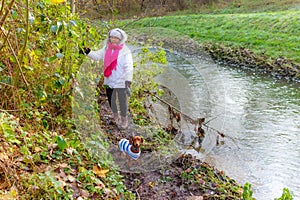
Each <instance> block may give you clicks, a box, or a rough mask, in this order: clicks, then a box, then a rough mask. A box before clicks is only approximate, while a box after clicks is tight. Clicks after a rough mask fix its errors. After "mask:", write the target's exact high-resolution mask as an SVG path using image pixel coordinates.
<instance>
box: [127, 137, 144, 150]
mask: <svg viewBox="0 0 300 200" xmlns="http://www.w3.org/2000/svg"><path fill="white" fill-rule="evenodd" d="M129 143H130V144H131V145H132V146H133V147H134V148H140V146H141V144H143V143H144V139H143V138H142V137H140V136H133V137H131V138H130V140H129Z"/></svg>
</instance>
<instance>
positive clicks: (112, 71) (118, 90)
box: [84, 28, 133, 128]
mask: <svg viewBox="0 0 300 200" xmlns="http://www.w3.org/2000/svg"><path fill="white" fill-rule="evenodd" d="M126 40H127V34H126V33H125V32H124V31H123V30H121V29H119V28H116V29H113V30H111V31H110V32H109V33H108V38H107V41H106V45H105V46H104V47H103V48H102V49H100V50H97V51H91V50H90V49H89V48H85V49H84V53H85V54H86V55H88V57H90V58H91V59H93V60H103V63H104V66H103V73H104V86H105V88H106V95H107V97H108V101H109V105H110V107H111V109H112V111H113V117H114V120H115V122H116V123H118V120H119V114H118V113H119V112H118V107H117V99H118V102H119V107H120V115H121V127H122V128H127V126H128V120H127V111H128V99H127V96H129V95H130V90H129V87H130V84H131V82H132V76H133V60H132V53H131V51H130V50H129V48H128V47H127V46H126V44H125V42H126Z"/></svg>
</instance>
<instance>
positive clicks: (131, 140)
mask: <svg viewBox="0 0 300 200" xmlns="http://www.w3.org/2000/svg"><path fill="white" fill-rule="evenodd" d="M129 144H131V145H132V144H133V137H131V138H130V139H129Z"/></svg>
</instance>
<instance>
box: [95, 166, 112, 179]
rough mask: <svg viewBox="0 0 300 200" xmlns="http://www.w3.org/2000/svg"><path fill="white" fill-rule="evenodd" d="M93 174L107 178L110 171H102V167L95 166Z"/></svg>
mask: <svg viewBox="0 0 300 200" xmlns="http://www.w3.org/2000/svg"><path fill="white" fill-rule="evenodd" d="M93 172H94V174H96V175H97V176H99V177H101V178H105V177H106V173H107V172H109V169H102V168H101V167H100V166H95V165H94V166H93Z"/></svg>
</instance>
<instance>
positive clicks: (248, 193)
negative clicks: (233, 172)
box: [243, 182, 255, 200]
mask: <svg viewBox="0 0 300 200" xmlns="http://www.w3.org/2000/svg"><path fill="white" fill-rule="evenodd" d="M252 194H253V192H252V189H251V184H250V183H248V182H247V183H245V185H244V192H243V199H244V200H254V199H255V198H253V197H252Z"/></svg>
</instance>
